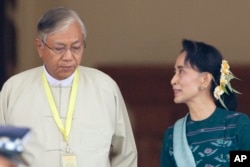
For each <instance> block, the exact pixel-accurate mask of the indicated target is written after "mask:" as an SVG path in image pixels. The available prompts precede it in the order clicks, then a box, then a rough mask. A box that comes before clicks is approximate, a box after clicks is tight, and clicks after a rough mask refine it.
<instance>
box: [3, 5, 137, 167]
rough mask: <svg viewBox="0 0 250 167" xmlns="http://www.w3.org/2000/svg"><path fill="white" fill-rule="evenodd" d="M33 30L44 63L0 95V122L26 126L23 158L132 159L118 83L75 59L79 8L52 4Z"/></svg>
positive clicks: (81, 29) (43, 161)
mask: <svg viewBox="0 0 250 167" xmlns="http://www.w3.org/2000/svg"><path fill="white" fill-rule="evenodd" d="M37 30H38V37H37V39H36V47H37V50H38V53H39V56H40V58H41V59H42V60H43V62H44V65H43V66H41V67H36V68H33V69H30V70H27V71H25V72H22V73H20V74H17V75H15V76H13V77H11V78H10V79H9V80H8V81H7V82H6V83H5V84H4V86H3V89H2V92H1V93H2V94H1V97H0V113H1V118H0V123H2V124H5V125H15V126H25V127H29V128H30V129H31V132H30V136H28V138H27V140H26V142H25V144H24V147H25V148H24V152H23V153H22V158H23V159H24V160H25V161H26V162H27V164H29V166H32V167H76V166H77V167H85V166H86V167H136V166H137V151H136V146H135V141H134V137H133V133H132V129H131V125H130V122H129V117H128V114H127V110H126V107H125V104H124V100H123V98H122V95H121V93H120V90H119V88H118V86H117V85H116V83H115V82H114V81H113V80H112V79H111V78H110V77H109V76H107V75H106V74H104V73H102V72H100V71H98V70H96V69H92V68H88V67H83V66H80V62H81V59H82V56H83V52H84V49H85V39H86V29H85V26H84V24H83V22H82V21H81V19H80V18H79V16H78V15H77V14H76V13H75V12H74V11H72V10H70V9H67V8H64V7H58V8H54V9H51V10H49V11H47V12H46V13H45V14H44V15H43V16H42V18H41V19H40V21H39V23H38V26H37ZM19 166H25V165H22V164H20V165H19Z"/></svg>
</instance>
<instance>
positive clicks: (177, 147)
mask: <svg viewBox="0 0 250 167" xmlns="http://www.w3.org/2000/svg"><path fill="white" fill-rule="evenodd" d="M188 115H189V114H187V115H186V116H185V117H183V118H181V119H179V120H178V121H176V123H175V125H174V134H173V135H174V137H173V149H174V158H175V161H176V164H177V166H178V167H187V166H188V167H196V165H195V161H194V157H193V153H192V151H191V149H190V147H189V145H188V142H187V136H186V122H187V117H188Z"/></svg>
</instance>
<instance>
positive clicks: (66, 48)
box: [40, 39, 86, 56]
mask: <svg viewBox="0 0 250 167" xmlns="http://www.w3.org/2000/svg"><path fill="white" fill-rule="evenodd" d="M40 41H41V42H42V43H43V44H44V45H45V46H46V47H47V48H48V49H50V50H51V51H53V52H54V53H55V54H57V55H59V56H62V55H64V54H65V53H66V52H67V50H68V49H69V50H70V52H71V53H73V54H78V53H74V51H72V48H73V47H72V46H70V47H69V48H68V47H66V46H64V47H63V48H61V49H62V50H63V52H62V53H57V52H56V51H55V50H56V49H55V48H52V47H50V46H49V45H48V44H47V43H46V42H45V41H44V40H42V39H40ZM80 48H82V49H85V48H86V42H85V40H83V44H82V45H81V46H80ZM80 48H79V53H80Z"/></svg>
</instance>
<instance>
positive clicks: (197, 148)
mask: <svg viewBox="0 0 250 167" xmlns="http://www.w3.org/2000/svg"><path fill="white" fill-rule="evenodd" d="M186 132H187V135H186V136H187V141H188V144H189V147H190V149H191V150H192V153H193V156H194V159H195V163H196V166H197V167H215V166H216V167H219V166H229V160H230V158H229V152H230V150H250V133H249V132H250V120H249V117H248V116H247V115H246V114H243V113H240V112H234V111H228V110H223V109H220V108H217V109H216V110H215V112H214V113H213V114H212V115H211V116H210V117H209V118H207V119H205V120H202V121H192V120H191V119H190V117H188V118H187V124H186ZM180 158H182V157H180ZM160 166H161V167H175V166H177V165H176V161H175V158H174V156H173V127H169V128H168V130H167V131H166V132H165V134H164V139H163V146H162V154H161V165H160Z"/></svg>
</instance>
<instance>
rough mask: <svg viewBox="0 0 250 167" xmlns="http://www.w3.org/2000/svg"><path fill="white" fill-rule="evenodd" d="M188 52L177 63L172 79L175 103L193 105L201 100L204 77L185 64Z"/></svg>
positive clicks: (181, 55) (183, 53)
mask: <svg viewBox="0 0 250 167" xmlns="http://www.w3.org/2000/svg"><path fill="white" fill-rule="evenodd" d="M185 57H186V52H185V51H184V52H182V53H181V54H180V55H179V56H178V57H177V59H176V62H175V67H174V68H175V74H174V76H173V78H172V79H171V85H172V87H173V91H174V102H175V103H186V104H188V103H192V102H193V101H195V99H197V98H199V95H200V88H201V85H202V83H203V79H204V77H203V75H202V73H200V72H199V71H198V70H196V69H194V68H192V67H191V66H190V64H189V63H185Z"/></svg>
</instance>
